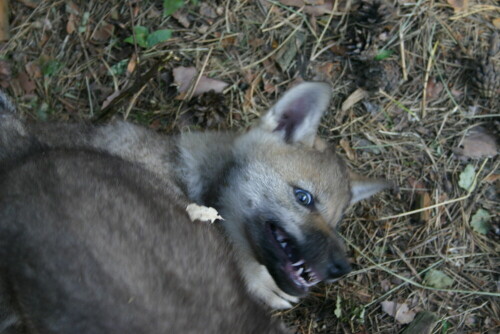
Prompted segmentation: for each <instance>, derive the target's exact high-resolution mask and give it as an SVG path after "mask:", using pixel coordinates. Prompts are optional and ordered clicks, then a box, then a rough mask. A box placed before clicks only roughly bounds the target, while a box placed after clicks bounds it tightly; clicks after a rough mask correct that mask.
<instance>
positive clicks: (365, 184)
mask: <svg viewBox="0 0 500 334" xmlns="http://www.w3.org/2000/svg"><path fill="white" fill-rule="evenodd" d="M349 174H350V178H351V203H350V204H351V205H353V204H354V203H357V202H359V201H361V200H362V199H365V198H368V197H370V196H373V195H375V194H376V193H378V192H379V191H382V190H384V189H387V188H393V187H394V185H393V184H392V182H389V181H387V180H383V179H370V178H366V177H363V176H360V175H358V174H356V173H353V172H350V173H349Z"/></svg>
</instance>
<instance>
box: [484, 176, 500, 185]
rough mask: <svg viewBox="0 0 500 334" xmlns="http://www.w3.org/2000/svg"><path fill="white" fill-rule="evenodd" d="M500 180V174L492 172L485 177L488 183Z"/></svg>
mask: <svg viewBox="0 0 500 334" xmlns="http://www.w3.org/2000/svg"><path fill="white" fill-rule="evenodd" d="M498 180H500V174H491V175H488V176H487V177H485V178H484V179H483V181H484V182H486V183H495V182H497V181H498Z"/></svg>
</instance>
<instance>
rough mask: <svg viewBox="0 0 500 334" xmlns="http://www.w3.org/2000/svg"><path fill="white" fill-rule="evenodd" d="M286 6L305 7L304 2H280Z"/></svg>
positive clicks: (292, 0) (282, 0) (293, 0)
mask: <svg viewBox="0 0 500 334" xmlns="http://www.w3.org/2000/svg"><path fill="white" fill-rule="evenodd" d="M280 2H281V3H282V4H283V5H285V6H293V7H302V6H305V5H306V4H305V2H304V0H280Z"/></svg>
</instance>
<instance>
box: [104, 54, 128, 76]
mask: <svg viewBox="0 0 500 334" xmlns="http://www.w3.org/2000/svg"><path fill="white" fill-rule="evenodd" d="M128 62H129V59H128V58H125V59H123V60H120V61H119V62H117V63H116V64H114V65H113V66H111V68H110V69H109V71H110V72H111V73H110V74H111V75H122V74H123V73H125V71H126V70H127V65H128Z"/></svg>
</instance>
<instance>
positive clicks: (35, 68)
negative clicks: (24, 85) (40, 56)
mask: <svg viewBox="0 0 500 334" xmlns="http://www.w3.org/2000/svg"><path fill="white" fill-rule="evenodd" d="M24 69H25V70H26V73H28V75H29V76H30V77H31V78H32V79H40V78H41V77H42V69H41V68H40V65H39V64H38V62H35V61H30V62H29V63H27V64H26V65H24Z"/></svg>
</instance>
